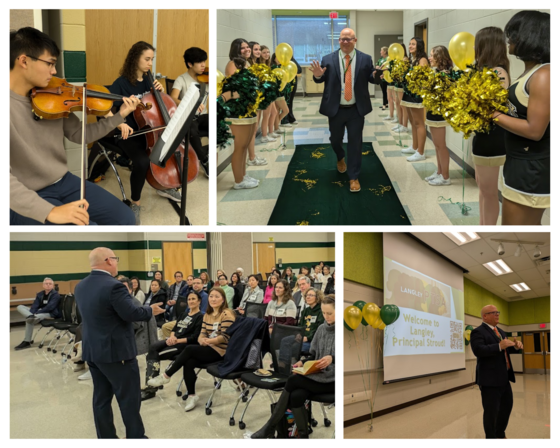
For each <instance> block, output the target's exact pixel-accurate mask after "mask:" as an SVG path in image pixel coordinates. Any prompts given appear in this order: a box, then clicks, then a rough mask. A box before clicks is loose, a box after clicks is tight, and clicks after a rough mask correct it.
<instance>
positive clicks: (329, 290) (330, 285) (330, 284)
mask: <svg viewBox="0 0 560 448" xmlns="http://www.w3.org/2000/svg"><path fill="white" fill-rule="evenodd" d="M335 272H336V271H333V273H332V277H331V278H329V280H328V281H327V286H326V287H325V295H329V294H334V274H335Z"/></svg>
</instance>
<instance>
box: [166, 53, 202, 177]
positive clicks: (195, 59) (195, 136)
mask: <svg viewBox="0 0 560 448" xmlns="http://www.w3.org/2000/svg"><path fill="white" fill-rule="evenodd" d="M183 59H184V60H185V65H186V66H187V72H186V73H183V74H182V75H181V76H179V77H178V78H177V79H176V80H175V83H174V84H173V89H171V98H173V100H174V101H175V102H176V103H177V105H179V103H180V102H181V100H182V99H183V96H184V95H185V93H186V92H187V90H188V89H189V87H190V86H191V85H192V84H199V81H198V79H197V77H198V76H199V75H202V74H203V73H204V71H205V70H206V61H207V60H208V54H207V53H206V52H205V51H204V50H203V49H202V48H197V47H191V48H188V49H187V50H186V51H185V53H184V54H183ZM198 114H199V115H198V117H197V118H196V120H193V123H192V126H191V129H190V134H189V142H190V144H191V145H192V147H193V149H194V151H195V152H196V155H197V156H198V160H199V161H200V164H201V165H202V168H204V173H205V174H206V177H208V148H206V150H204V148H203V146H202V142H201V140H200V131H204V132H206V134H208V109H206V106H205V105H204V104H201V105H200V107H199V109H198Z"/></svg>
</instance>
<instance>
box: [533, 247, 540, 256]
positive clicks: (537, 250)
mask: <svg viewBox="0 0 560 448" xmlns="http://www.w3.org/2000/svg"><path fill="white" fill-rule="evenodd" d="M541 254H542V252H541V250H540V249H539V246H535V251H534V252H533V258H539V257H540V256H541Z"/></svg>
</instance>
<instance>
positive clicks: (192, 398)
mask: <svg viewBox="0 0 560 448" xmlns="http://www.w3.org/2000/svg"><path fill="white" fill-rule="evenodd" d="M197 402H198V395H189V396H188V398H187V404H186V405H185V411H186V412H189V411H190V410H192V409H194V407H195V406H196V403H197Z"/></svg>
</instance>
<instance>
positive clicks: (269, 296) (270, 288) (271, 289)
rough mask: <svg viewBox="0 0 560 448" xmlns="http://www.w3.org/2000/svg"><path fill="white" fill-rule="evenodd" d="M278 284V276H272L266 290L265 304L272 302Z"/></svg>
mask: <svg viewBox="0 0 560 448" xmlns="http://www.w3.org/2000/svg"><path fill="white" fill-rule="evenodd" d="M276 283H278V276H277V275H276V274H270V276H269V277H268V284H267V285H266V289H265V290H264V299H263V303H268V302H270V301H271V300H272V293H273V292H274V286H275V285H276Z"/></svg>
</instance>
